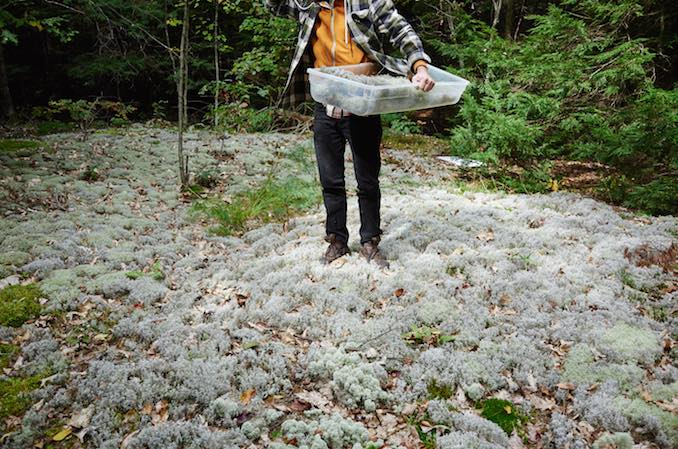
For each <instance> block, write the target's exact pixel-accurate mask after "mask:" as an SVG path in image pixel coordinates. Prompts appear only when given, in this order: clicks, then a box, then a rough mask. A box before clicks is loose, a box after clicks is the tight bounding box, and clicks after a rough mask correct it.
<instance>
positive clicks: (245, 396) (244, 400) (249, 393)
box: [240, 388, 256, 405]
mask: <svg viewBox="0 0 678 449" xmlns="http://www.w3.org/2000/svg"><path fill="white" fill-rule="evenodd" d="M255 394H256V391H254V389H253V388H251V389H249V390H245V391H243V392H242V394H241V395H240V403H241V404H243V405H247V404H249V403H250V401H251V400H252V398H253V397H254V395H255Z"/></svg>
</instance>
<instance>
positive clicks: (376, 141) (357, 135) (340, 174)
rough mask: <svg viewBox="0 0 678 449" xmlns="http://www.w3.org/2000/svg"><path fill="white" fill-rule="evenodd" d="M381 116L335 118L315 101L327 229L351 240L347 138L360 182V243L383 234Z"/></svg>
mask: <svg viewBox="0 0 678 449" xmlns="http://www.w3.org/2000/svg"><path fill="white" fill-rule="evenodd" d="M381 136H382V128H381V116H380V115H371V116H366V117H362V116H358V115H349V116H348V117H342V118H338V119H336V118H332V117H329V116H328V115H327V114H326V113H325V106H323V105H322V104H321V103H318V102H316V103H315V112H314V116H313V143H314V145H315V154H316V159H317V161H318V172H319V174H320V184H321V185H322V191H323V200H324V202H325V211H326V212H327V219H326V221H325V231H326V233H327V234H332V233H333V234H336V236H337V240H339V241H342V242H346V243H348V229H347V228H346V183H345V181H344V151H345V149H346V140H348V142H349V144H350V145H351V150H352V152H353V168H354V170H355V177H356V181H357V182H358V206H359V207H360V243H361V244H362V243H365V242H367V241H369V240H370V239H371V238H372V237H375V236H377V235H381V234H383V231H382V229H381V228H380V227H379V226H380V215H379V214H380V211H379V209H380V206H381V191H380V189H379V170H380V168H381V155H380V153H379V147H380V145H381Z"/></svg>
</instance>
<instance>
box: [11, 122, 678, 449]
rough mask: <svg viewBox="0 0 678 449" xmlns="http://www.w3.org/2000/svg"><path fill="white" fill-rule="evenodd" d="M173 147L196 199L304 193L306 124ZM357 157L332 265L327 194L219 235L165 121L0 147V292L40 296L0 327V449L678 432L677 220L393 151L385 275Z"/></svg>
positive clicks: (649, 440)
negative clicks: (267, 187) (36, 304)
mask: <svg viewBox="0 0 678 449" xmlns="http://www.w3.org/2000/svg"><path fill="white" fill-rule="evenodd" d="M187 152H188V154H189V155H190V159H189V161H190V162H189V164H190V167H191V171H192V172H194V173H195V174H200V173H206V172H213V173H216V174H217V175H216V178H217V179H216V180H215V182H216V184H215V185H214V186H213V187H212V188H211V190H209V191H205V192H202V193H200V194H199V195H200V196H202V197H204V198H205V199H207V198H218V199H221V200H226V201H230V202H231V203H233V202H234V201H239V200H240V198H241V196H239V195H241V194H243V192H247V191H251V190H252V189H256V188H257V186H259V185H261V183H262V182H264V181H265V180H266V179H268V178H269V177H270V176H274V177H275V178H276V179H277V180H286V179H287V180H289V179H301V180H306V181H308V182H316V183H317V175H316V167H315V159H314V154H313V146H312V139H311V137H310V135H308V134H306V135H293V134H241V135H227V136H217V135H215V134H213V133H209V132H207V131H194V132H190V133H188V136H187ZM349 154H350V151H348V149H347V164H346V180H347V189H348V194H349V204H348V216H349V223H348V225H349V231H350V232H351V240H350V242H349V245H350V247H351V249H352V250H353V253H352V254H350V255H348V256H346V257H343V258H341V259H339V260H337V261H335V262H333V263H332V264H330V265H322V264H321V263H320V261H319V259H320V257H321V255H322V254H323V252H324V250H325V247H326V243H325V242H324V241H323V239H322V237H323V235H324V209H323V207H322V204H321V203H320V202H319V201H318V198H319V196H318V195H319V189H320V188H319V185H318V188H317V195H316V199H315V204H314V206H312V207H311V208H310V209H308V210H307V212H306V213H303V214H299V215H297V216H294V217H290V218H289V219H287V220H285V222H284V223H279V222H271V223H264V222H260V223H258V224H256V225H255V226H254V227H250V228H248V230H247V231H246V232H244V233H242V234H241V235H237V234H236V235H231V236H219V235H215V234H213V233H212V232H211V229H212V226H213V225H215V224H217V225H218V223H215V222H214V221H213V219H211V218H209V217H207V216H206V215H204V214H203V213H201V212H200V211H199V210H197V209H196V206H195V204H198V203H199V202H201V201H203V200H200V199H198V198H191V197H190V195H189V196H187V195H186V194H180V193H179V192H178V189H177V163H176V151H175V134H174V133H173V132H171V131H170V130H166V129H160V128H149V127H146V126H142V125H135V126H132V127H130V128H126V129H111V130H102V131H97V132H95V133H93V134H92V135H91V136H89V138H88V139H87V140H82V139H81V138H80V136H79V135H78V134H75V133H66V134H54V135H50V136H45V137H43V138H41V140H40V143H39V146H38V147H37V148H17V149H13V150H3V151H0V177H1V181H0V227H2V234H1V235H2V236H1V237H0V245H1V246H2V253H1V255H0V289H2V292H1V293H2V294H3V295H4V296H3V297H2V300H3V301H8V303H9V301H15V300H17V299H16V298H14V299H12V297H11V295H10V293H11V292H12V291H13V290H12V288H15V287H13V286H15V285H18V284H23V285H30V284H34V285H36V286H37V287H38V288H39V291H40V293H39V295H38V296H39V297H40V304H41V308H40V312H39V313H36V314H34V316H33V317H32V318H30V319H28V320H27V321H26V322H25V323H23V324H21V322H15V323H9V322H8V320H5V321H3V323H4V324H5V325H4V326H0V349H1V350H2V351H0V368H1V369H2V373H0V393H1V396H0V400H1V402H0V417H1V418H2V421H0V434H4V435H2V437H1V438H2V440H0V446H1V447H7V448H30V447H39V448H48V447H53V448H79V447H87V448H111V449H112V448H121V447H122V448H130V449H131V448H165V449H170V448H210V449H211V448H214V449H216V448H227V447H253V448H255V447H256V448H258V447H273V448H279V449H282V448H292V447H300V448H301V447H306V448H313V449H322V448H327V447H330V448H335V449H336V448H343V447H346V448H354V449H357V448H365V449H366V448H370V447H371V448H378V447H391V448H396V447H404V448H408V449H411V448H420V447H425V448H433V447H440V448H446V449H447V448H459V449H462V448H464V449H466V448H482V449H499V448H507V447H511V448H521V447H525V448H558V449H566V448H569V449H577V448H585V447H591V446H592V445H593V447H596V448H599V449H602V448H627V447H628V448H630V447H635V448H654V447H657V448H671V447H677V446H678V416H677V414H676V413H677V407H678V403H677V399H676V398H677V397H678V368H677V367H676V365H675V356H676V351H677V350H678V349H676V345H675V339H676V338H677V334H676V329H678V326H676V324H677V322H676V320H677V303H676V297H677V296H678V278H677V276H676V270H677V269H678V267H677V265H676V256H677V254H678V241H677V237H678V218H676V217H671V216H664V217H647V216H638V215H635V214H633V213H632V212H629V211H626V210H624V209H620V208H615V207H612V206H609V205H607V204H605V203H602V202H599V201H596V200H593V199H591V198H587V197H585V196H582V195H579V194H575V193H571V192H565V191H558V192H552V193H550V194H532V195H522V194H520V195H517V194H506V193H501V192H489V191H483V190H482V189H478V188H475V187H471V186H468V185H466V184H465V183H463V182H461V181H459V180H458V179H457V178H458V177H457V176H456V175H455V168H454V167H453V166H450V165H446V164H445V163H443V162H441V161H438V160H436V159H435V158H433V157H431V156H427V155H423V154H415V153H412V152H409V151H408V150H407V149H393V148H385V149H384V157H383V160H384V163H383V165H382V172H381V177H380V179H381V185H382V228H383V229H384V236H383V240H382V244H381V247H382V248H383V251H384V253H385V254H386V255H387V256H388V257H389V259H390V260H391V267H390V269H387V270H380V269H378V267H376V266H375V265H373V264H368V263H367V262H366V261H364V260H363V259H361V258H360V256H359V255H358V253H357V250H358V240H359V239H358V228H359V226H360V223H359V215H358V207H357V197H356V194H355V190H356V185H355V177H354V175H353V166H352V164H351V162H350V157H348V155H349ZM210 201H212V203H211V204H214V203H213V202H214V201H215V200H214V199H212V200H210ZM15 296H16V295H15ZM0 306H1V304H0ZM3 310H8V309H6V308H5V309H3ZM7 313H8V314H9V312H7ZM12 313H14V312H12ZM35 315H37V316H35ZM8 316H9V315H7V317H8ZM594 442H595V444H594ZM634 445H635V446H634Z"/></svg>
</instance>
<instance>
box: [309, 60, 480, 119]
mask: <svg viewBox="0 0 678 449" xmlns="http://www.w3.org/2000/svg"><path fill="white" fill-rule="evenodd" d="M336 68H337V69H343V70H347V71H349V72H352V73H354V74H356V75H373V74H375V73H376V72H377V71H378V68H379V66H378V65H377V64H375V63H372V62H364V63H361V64H354V65H344V66H337V67H336ZM428 71H429V75H430V76H431V78H433V80H434V81H435V86H433V89H431V90H430V91H428V92H424V91H423V90H420V89H417V88H416V87H415V85H414V84H412V83H411V82H407V83H403V84H386V85H369V84H365V83H362V82H359V81H356V80H353V79H349V78H345V77H341V76H337V75H333V74H330V73H325V72H323V71H322V70H320V69H315V68H309V69H307V72H308V78H309V82H310V84H311V96H312V97H313V99H314V100H315V101H318V102H320V103H323V104H331V105H334V106H338V107H340V108H341V109H345V110H347V111H349V112H351V113H353V114H356V115H375V114H385V113H388V112H403V111H412V110H415V109H429V108H434V107H438V106H446V105H450V104H455V103H457V102H458V101H459V98H460V97H461V94H462V93H464V90H465V89H466V86H467V85H468V84H469V82H468V81H467V80H465V79H464V78H461V77H458V76H456V75H453V74H451V73H449V72H447V71H445V70H442V69H439V68H437V67H434V66H432V65H430V64H429V66H428Z"/></svg>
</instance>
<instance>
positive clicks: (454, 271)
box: [445, 265, 464, 277]
mask: <svg viewBox="0 0 678 449" xmlns="http://www.w3.org/2000/svg"><path fill="white" fill-rule="evenodd" d="M445 273H447V274H448V275H449V276H452V277H454V276H457V275H458V274H464V267H457V266H455V265H448V266H447V268H445Z"/></svg>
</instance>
